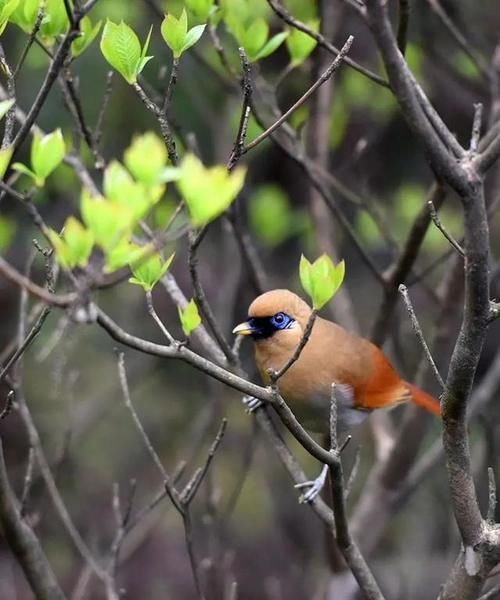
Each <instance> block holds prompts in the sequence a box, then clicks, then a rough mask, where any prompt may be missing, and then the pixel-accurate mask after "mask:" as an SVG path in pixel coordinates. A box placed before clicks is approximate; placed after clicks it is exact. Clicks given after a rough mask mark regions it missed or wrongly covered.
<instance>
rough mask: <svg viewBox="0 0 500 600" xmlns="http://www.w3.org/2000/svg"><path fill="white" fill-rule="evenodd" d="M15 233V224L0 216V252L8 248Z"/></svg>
mask: <svg viewBox="0 0 500 600" xmlns="http://www.w3.org/2000/svg"><path fill="white" fill-rule="evenodd" d="M15 232H16V223H15V222H14V221H12V220H11V219H8V218H7V217H4V216H3V215H0V252H2V251H3V250H5V249H6V248H8V247H9V246H10V243H11V241H12V239H13V238H14V234H15Z"/></svg>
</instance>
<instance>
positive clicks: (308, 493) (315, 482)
mask: <svg viewBox="0 0 500 600" xmlns="http://www.w3.org/2000/svg"><path fill="white" fill-rule="evenodd" d="M327 475H328V465H323V468H322V469H321V473H320V474H319V475H318V477H316V479H312V480H311V481H304V482H303V483H296V484H295V486H294V487H296V488H297V489H301V490H302V489H303V490H305V491H304V492H303V493H302V494H301V495H300V498H299V502H300V503H301V504H302V503H304V502H312V501H313V500H314V499H315V498H316V496H317V495H318V494H319V493H320V492H321V490H322V489H323V486H324V485H325V482H326V478H327Z"/></svg>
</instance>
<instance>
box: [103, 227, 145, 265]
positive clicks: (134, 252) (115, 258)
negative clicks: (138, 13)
mask: <svg viewBox="0 0 500 600" xmlns="http://www.w3.org/2000/svg"><path fill="white" fill-rule="evenodd" d="M143 254H144V247H141V246H137V245H136V244H133V243H132V242H131V241H130V240H129V239H128V236H126V235H125V236H124V237H122V238H121V239H120V240H119V241H118V243H117V244H115V245H114V246H112V247H111V248H109V249H108V250H107V251H106V254H105V257H104V258H105V261H104V272H105V273H113V272H114V271H117V270H118V269H121V268H122V267H125V266H127V265H129V264H134V263H135V262H136V261H138V260H139V259H140V257H141V256H142V255H143Z"/></svg>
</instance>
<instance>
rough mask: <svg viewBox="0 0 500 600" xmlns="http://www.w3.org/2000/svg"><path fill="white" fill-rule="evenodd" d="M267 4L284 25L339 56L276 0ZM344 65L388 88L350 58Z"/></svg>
mask: <svg viewBox="0 0 500 600" xmlns="http://www.w3.org/2000/svg"><path fill="white" fill-rule="evenodd" d="M267 2H268V4H269V6H270V7H271V8H272V10H273V11H274V12H275V13H276V14H277V15H278V17H280V19H282V20H283V21H284V22H285V23H287V24H288V25H290V26H291V27H294V28H295V29H298V30H299V31H302V32H303V33H305V34H307V35H309V36H310V37H311V38H312V39H314V40H316V42H317V43H318V45H320V46H322V47H323V48H326V49H327V50H328V51H329V52H331V53H332V54H334V55H336V56H337V55H339V54H340V52H341V50H339V49H338V48H336V47H335V46H334V45H333V44H331V43H330V42H329V41H328V40H327V39H325V37H324V36H322V35H321V34H320V33H318V32H317V31H314V30H313V29H311V28H310V27H308V26H307V25H306V24H305V23H303V22H302V21H299V20H298V19H296V18H295V17H293V16H292V15H291V14H290V13H289V12H288V11H287V10H286V9H285V8H284V7H283V5H282V4H281V3H280V2H279V1H278V0H267ZM345 63H346V64H347V65H349V66H350V67H352V68H353V69H355V70H356V71H358V72H359V73H361V74H362V75H365V76H366V77H368V79H371V80H372V81H373V82H374V83H377V84H378V85H381V86H382V87H386V88H388V87H390V85H389V82H388V81H387V80H385V79H384V78H383V77H380V76H379V75H377V74H376V73H373V71H370V70H369V69H367V68H366V67H363V66H362V65H360V64H359V63H357V62H356V61H355V60H352V59H351V58H349V57H346V59H345Z"/></svg>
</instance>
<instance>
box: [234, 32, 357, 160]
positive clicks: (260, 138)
mask: <svg viewBox="0 0 500 600" xmlns="http://www.w3.org/2000/svg"><path fill="white" fill-rule="evenodd" d="M353 41H354V37H353V36H352V35H350V36H349V37H348V38H347V40H346V42H345V44H344V45H343V46H342V48H341V50H340V52H339V53H338V55H337V57H336V58H335V60H334V61H333V62H332V64H331V65H330V66H329V67H328V69H327V70H326V71H325V72H324V73H323V75H321V77H320V78H319V79H318V80H317V81H315V82H314V83H313V85H312V86H311V87H310V88H309V89H308V90H307V92H305V94H303V95H302V96H301V97H300V98H299V99H298V100H297V102H295V104H293V105H292V106H291V107H290V108H289V109H288V110H287V111H286V112H285V113H283V114H282V115H281V117H280V118H279V119H278V120H277V121H275V122H274V123H273V124H272V125H271V126H270V127H268V128H267V129H266V130H265V131H263V132H262V133H261V134H259V135H258V136H257V137H256V138H254V139H253V140H252V141H251V142H249V143H248V144H247V145H246V146H245V147H244V148H243V150H242V154H245V153H247V152H248V151H249V150H251V149H252V148H255V146H257V145H258V144H260V142H262V141H263V140H265V139H266V138H268V137H269V136H270V135H271V134H272V133H273V131H275V130H276V129H278V127H279V126H280V125H282V124H283V123H284V122H285V121H286V120H287V119H288V117H289V116H290V115H291V114H292V113H293V112H295V111H296V110H297V109H298V108H299V107H300V106H302V105H303V104H304V102H306V101H307V100H308V99H309V98H310V97H311V96H312V95H313V94H314V92H315V91H316V90H317V89H318V88H319V86H320V85H323V83H325V81H328V79H330V77H331V76H332V75H333V74H334V73H335V71H336V70H337V69H338V68H339V67H340V65H341V64H342V63H343V62H344V60H345V58H346V55H347V53H348V52H349V49H350V48H351V45H352V43H353ZM346 62H347V61H346Z"/></svg>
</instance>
